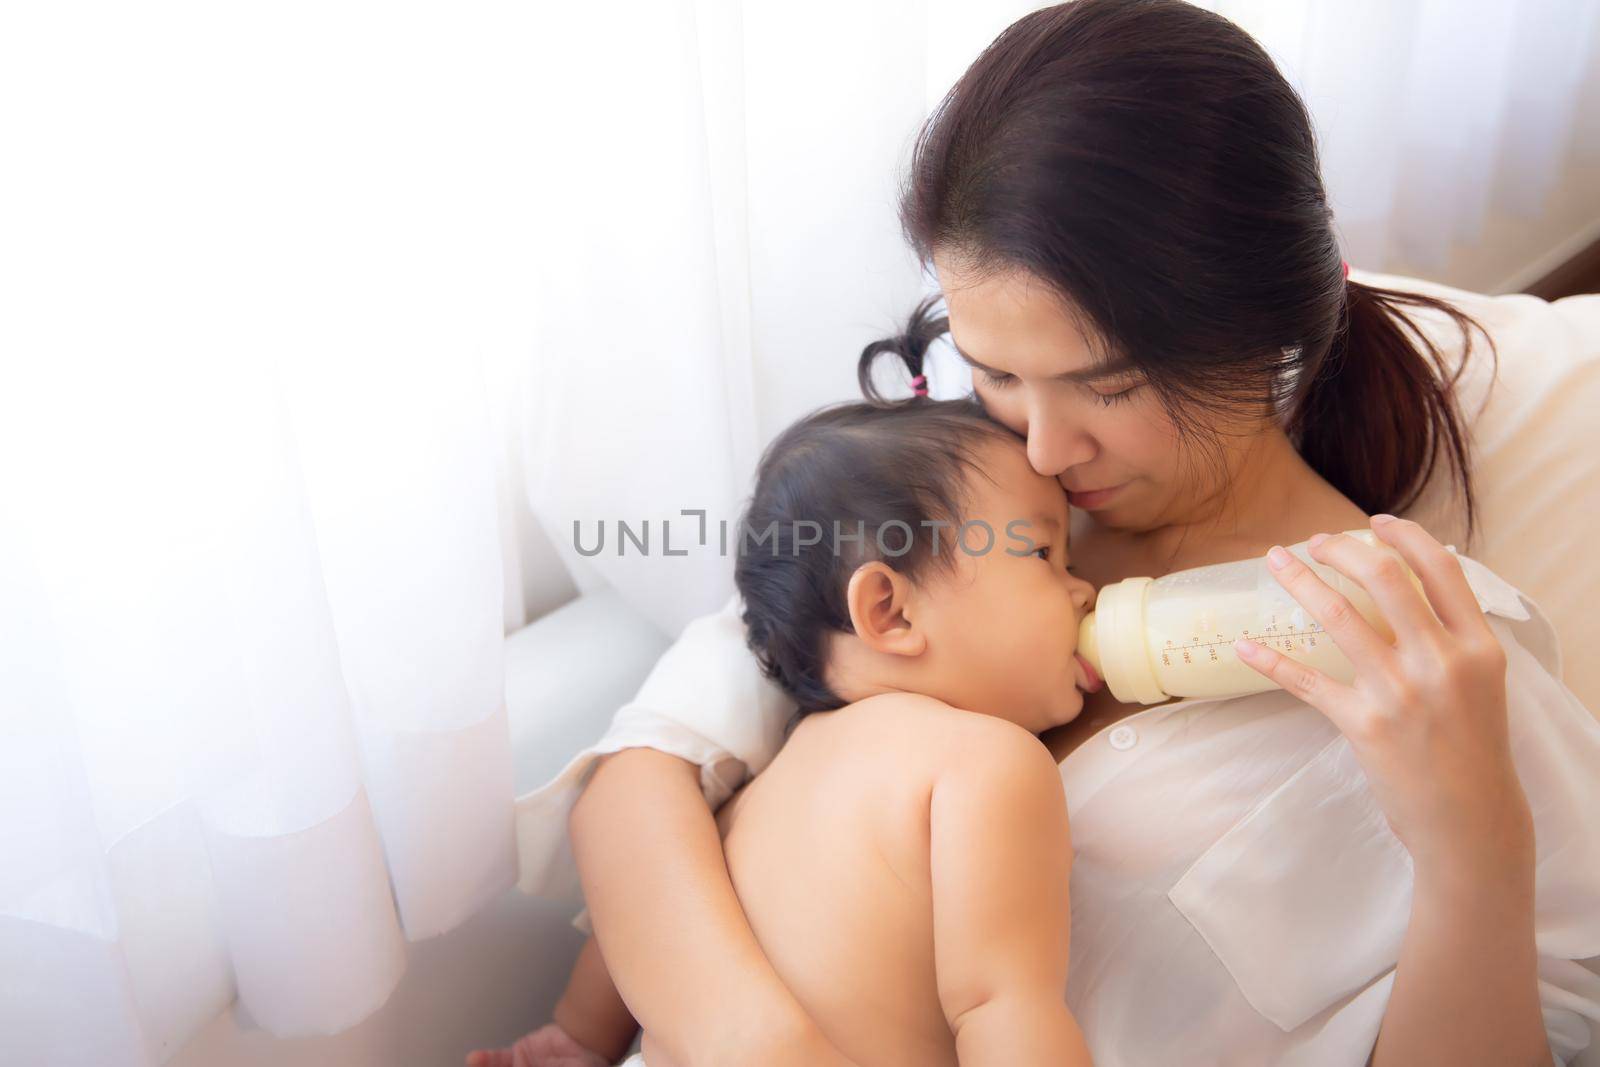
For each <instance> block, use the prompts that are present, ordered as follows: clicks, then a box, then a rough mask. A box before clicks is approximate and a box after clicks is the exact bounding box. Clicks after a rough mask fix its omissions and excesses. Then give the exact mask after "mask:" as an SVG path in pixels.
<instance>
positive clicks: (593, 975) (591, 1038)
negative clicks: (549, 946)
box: [555, 937, 639, 1063]
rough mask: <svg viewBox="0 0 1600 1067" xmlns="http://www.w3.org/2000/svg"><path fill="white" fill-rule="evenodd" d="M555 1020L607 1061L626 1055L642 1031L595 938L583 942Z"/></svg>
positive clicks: (585, 1046)
mask: <svg viewBox="0 0 1600 1067" xmlns="http://www.w3.org/2000/svg"><path fill="white" fill-rule="evenodd" d="M555 1023H556V1025H557V1026H559V1027H561V1029H563V1030H565V1031H566V1032H567V1035H568V1036H569V1037H571V1038H572V1039H573V1040H574V1041H576V1042H577V1043H578V1044H580V1045H582V1046H583V1047H584V1048H586V1049H589V1050H591V1051H593V1052H597V1053H599V1054H600V1055H601V1056H602V1057H604V1059H605V1060H606V1062H607V1063H616V1062H617V1061H618V1060H620V1059H622V1055H623V1053H625V1052H627V1051H628V1046H630V1045H632V1044H633V1037H634V1035H635V1034H637V1033H638V1032H639V1024H638V1023H636V1022H634V1020H633V1016H632V1015H631V1014H629V1012H628V1006H627V1005H626V1004H624V1003H623V1002H622V997H621V996H620V995H619V994H618V993H617V987H616V986H615V985H614V984H612V981H611V975H610V974H609V973H608V972H607V971H606V964H605V960H603V959H601V957H600V946H599V945H598V944H597V943H596V942H595V939H594V938H592V937H591V938H590V939H589V940H588V941H585V942H584V944H583V950H582V951H581V952H579V953H578V962H577V963H575V964H574V965H573V967H572V977H570V978H568V979H567V988H566V992H564V993H562V994H561V999H560V1000H559V1001H557V1002H556V1010H555Z"/></svg>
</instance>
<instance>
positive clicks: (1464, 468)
mask: <svg viewBox="0 0 1600 1067" xmlns="http://www.w3.org/2000/svg"><path fill="white" fill-rule="evenodd" d="M1402 308H1411V309H1426V310H1430V311H1434V312H1438V313H1441V314H1443V315H1445V316H1447V317H1448V318H1449V319H1450V320H1451V321H1452V322H1453V323H1454V324H1455V326H1456V328H1457V329H1458V330H1460V332H1461V336H1462V351H1461V353H1460V357H1459V359H1458V360H1457V361H1456V363H1455V366H1454V368H1453V369H1452V367H1451V366H1450V361H1449V360H1447V359H1446V358H1445V355H1444V353H1443V352H1441V351H1440V349H1439V347H1438V345H1437V344H1435V343H1434V342H1433V341H1432V340H1431V339H1430V338H1429V337H1428V335H1427V334H1426V333H1425V332H1424V331H1423V330H1422V329H1421V328H1419V326H1418V325H1417V324H1416V323H1415V322H1413V321H1412V320H1411V319H1410V318H1409V317H1408V316H1407V315H1405V314H1404V313H1403V312H1402V310H1401V309H1402ZM1475 331H1476V332H1478V333H1483V335H1484V338H1485V340H1486V341H1488V348H1489V351H1490V354H1491V357H1493V356H1494V343H1493V341H1492V339H1490V338H1489V337H1488V334H1487V333H1486V332H1485V331H1484V330H1483V327H1482V326H1481V325H1479V324H1478V323H1477V322H1476V321H1475V320H1473V319H1472V318H1471V317H1469V316H1468V315H1467V314H1466V313H1465V312H1463V311H1461V310H1460V309H1459V308H1456V307H1454V306H1452V305H1451V304H1449V303H1447V302H1445V301H1443V300H1439V299H1436V298H1434V297H1431V296H1424V295H1422V294H1420V293H1410V292H1404V291H1401V290H1396V289H1383V288H1379V287H1376V286H1369V285H1363V284H1361V283H1359V282H1355V281H1347V282H1346V292H1345V302H1344V311H1343V313H1342V315H1341V317H1340V322H1339V325H1338V327H1337V329H1336V331H1335V333H1334V335H1333V339H1332V342H1331V344H1330V346H1329V348H1328V351H1327V355H1326V356H1325V357H1324V359H1323V360H1321V361H1320V364H1319V365H1318V366H1317V368H1316V372H1315V373H1314V374H1309V376H1308V378H1307V380H1306V381H1305V382H1304V383H1303V384H1302V385H1301V387H1300V388H1299V389H1298V390H1297V394H1298V395H1297V397H1296V399H1295V402H1294V404H1293V406H1292V409H1291V411H1290V414H1289V417H1288V421H1287V423H1286V424H1285V430H1286V432H1287V433H1288V435H1289V438H1290V440H1291V441H1293V442H1294V443H1295V444H1296V446H1297V447H1298V449H1299V452H1300V455H1301V456H1302V457H1304V459H1305V460H1306V462H1307V463H1308V464H1310V465H1311V467H1312V468H1313V469H1314V470H1316V472H1317V473H1318V474H1320V475H1322V477H1323V478H1325V479H1327V481H1328V482H1329V483H1330V484H1331V485H1332V486H1333V487H1334V488H1335V489H1337V490H1339V491H1340V492H1341V493H1343V494H1344V495H1345V496H1347V497H1349V498H1350V500H1351V501H1353V502H1354V503H1355V504H1356V505H1357V506H1358V507H1360V508H1361V509H1362V510H1363V511H1365V512H1367V513H1368V514H1376V513H1379V512H1390V513H1394V512H1402V511H1405V510H1406V509H1408V508H1409V507H1411V506H1412V505H1413V504H1414V503H1416V501H1417V498H1418V497H1419V496H1420V495H1421V493H1422V491H1423V489H1424V487H1425V486H1426V485H1427V483H1428V480H1429V478H1430V477H1431V476H1432V474H1433V472H1434V470H1435V468H1436V467H1437V466H1438V462H1439V459H1440V454H1441V453H1443V455H1444V458H1445V459H1446V460H1448V462H1449V464H1450V467H1451V471H1452V474H1453V476H1454V478H1455V479H1456V481H1457V482H1458V483H1459V485H1460V488H1461V492H1462V496H1463V498H1464V500H1465V503H1466V519H1467V540H1468V543H1469V544H1470V543H1471V540H1472V535H1473V532H1474V531H1475V529H1476V517H1477V501H1476V496H1475V494H1474V491H1473V484H1472V472H1471V467H1470V464H1469V456H1468V446H1469V441H1470V433H1469V430H1468V427H1467V423H1466V420H1465V418H1464V417H1463V416H1462V413H1461V411H1460V408H1459V406H1458V404H1457V400H1456V391H1455V385H1456V383H1457V382H1458V381H1459V380H1460V377H1461V374H1462V372H1463V371H1464V370H1465V369H1466V365H1467V360H1468V358H1469V357H1470V356H1471V354H1472V349H1473V333H1474V332H1475ZM1306 370H1307V371H1310V370H1311V368H1310V367H1309V366H1308V367H1307V368H1306Z"/></svg>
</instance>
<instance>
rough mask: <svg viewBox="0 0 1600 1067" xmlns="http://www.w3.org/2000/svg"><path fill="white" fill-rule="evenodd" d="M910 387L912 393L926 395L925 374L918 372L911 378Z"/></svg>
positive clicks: (926, 383) (926, 378) (926, 377)
mask: <svg viewBox="0 0 1600 1067" xmlns="http://www.w3.org/2000/svg"><path fill="white" fill-rule="evenodd" d="M911 389H912V392H913V394H914V395H916V396H927V395H928V376H927V375H926V374H919V375H917V376H916V377H915V378H913V379H911Z"/></svg>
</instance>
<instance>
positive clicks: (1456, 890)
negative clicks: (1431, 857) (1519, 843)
mask: <svg viewBox="0 0 1600 1067" xmlns="http://www.w3.org/2000/svg"><path fill="white" fill-rule="evenodd" d="M1513 840H1514V838H1513ZM1507 851H1508V852H1509V853H1510V854H1509V855H1508V854H1506V853H1502V854H1501V855H1500V856H1499V857H1498V859H1497V860H1486V861H1484V862H1481V863H1475V864H1452V865H1449V866H1448V868H1447V869H1439V870H1424V869H1421V868H1419V869H1418V870H1417V874H1416V882H1415V890H1414V894H1413V897H1412V903H1411V924H1410V927H1409V928H1408V929H1407V931H1406V938H1405V942H1404V944H1403V945H1402V946H1401V950H1400V961H1399V964H1398V966H1397V968H1396V970H1395V979H1394V988H1393V990H1392V991H1391V994H1390V998H1389V1007H1388V1010H1387V1012H1386V1013H1385V1014H1384V1017H1383V1026H1382V1029H1381V1030H1380V1032H1379V1034H1378V1043H1377V1046H1376V1047H1375V1048H1374V1049H1373V1054H1372V1059H1371V1061H1370V1062H1371V1064H1372V1065H1373V1067H1418V1065H1429V1064H1441V1065H1443V1064H1449V1065H1451V1067H1470V1065H1476V1064H1482V1065H1484V1067H1521V1065H1530V1067H1531V1065H1534V1064H1538V1065H1541V1067H1549V1064H1550V1063H1551V1056H1550V1045H1549V1039H1548V1038H1547V1037H1546V1035H1545V1030H1544V1020H1543V1017H1542V1015H1541V1013H1540V1006H1539V978H1538V949H1537V947H1536V945H1535V943H1534V922H1533V888H1534V880H1533V857H1532V855H1531V848H1529V849H1527V850H1524V849H1523V848H1521V847H1512V848H1510V849H1508V850H1507Z"/></svg>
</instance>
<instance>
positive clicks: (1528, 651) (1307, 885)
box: [517, 556, 1600, 1067]
mask: <svg viewBox="0 0 1600 1067" xmlns="http://www.w3.org/2000/svg"><path fill="white" fill-rule="evenodd" d="M1458 558H1460V559H1461V561H1462V565H1463V567H1464V568H1465V569H1466V574H1467V579H1468V582H1469V584H1470V585H1471V586H1472V589H1473V592H1474V593H1475V594H1476V595H1477V598H1478V603H1479V605H1480V606H1481V607H1482V608H1483V610H1484V611H1485V612H1486V613H1487V614H1488V616H1489V619H1488V621H1489V623H1490V626H1491V628H1492V629H1493V630H1494V632H1495V634H1496V636H1498V637H1499V639H1500V642H1501V644H1502V645H1503V646H1504V647H1505V650H1506V655H1507V663H1508V668H1507V693H1508V697H1509V701H1508V702H1509V709H1510V730H1511V742H1512V755H1513V759H1514V760H1515V762H1516V767H1517V772H1518V775H1519V776H1520V778H1521V781H1522V785H1523V789H1524V791H1525V792H1526V793H1527V797H1528V802H1529V805H1530V807H1531V809H1532V812H1533V817H1534V826H1535V834H1536V839H1537V856H1538V859H1537V870H1536V898H1535V910H1536V917H1535V924H1536V937H1537V941H1538V947H1539V975H1540V983H1539V992H1540V1000H1541V1002H1542V1004H1543V1009H1544V1020H1545V1028H1546V1031H1547V1032H1548V1034H1549V1038H1550V1047H1551V1050H1552V1052H1553V1054H1554V1055H1555V1056H1556V1060H1557V1062H1558V1063H1560V1064H1563V1065H1564V1064H1566V1063H1567V1062H1568V1061H1569V1060H1570V1059H1571V1057H1573V1056H1574V1055H1575V1054H1576V1053H1577V1052H1579V1051H1581V1050H1582V1049H1583V1048H1585V1047H1586V1046H1587V1045H1588V1044H1589V1042H1590V1040H1591V1027H1592V1028H1593V1030H1594V1031H1595V1032H1596V1033H1600V974H1596V973H1595V969H1594V968H1595V963H1594V961H1592V960H1591V962H1590V963H1589V964H1588V966H1584V965H1581V964H1579V963H1577V962H1574V961H1579V960H1589V959H1590V958H1592V957H1600V722H1597V721H1596V719H1595V718H1594V717H1593V716H1591V715H1590V714H1589V712H1588V711H1587V710H1586V709H1585V708H1584V707H1583V706H1582V705H1581V704H1580V703H1579V702H1578V700H1577V698H1576V697H1574V696H1573V695H1572V693H1571V692H1570V691H1569V690H1568V689H1567V688H1566V687H1565V686H1564V685H1562V683H1561V682H1560V681H1559V678H1560V674H1561V670H1560V662H1559V656H1560V653H1559V650H1558V646H1557V644H1556V638H1555V633H1554V631H1553V630H1552V628H1551V626H1550V624H1549V622H1548V621H1547V620H1546V619H1545V617H1544V615H1543V613H1542V612H1540V611H1539V609H1538V607H1537V606H1536V605H1535V604H1534V603H1533V601H1531V600H1529V599H1528V598H1527V597H1525V596H1523V595H1522V594H1520V593H1519V591H1518V590H1516V589H1515V588H1514V587H1512V586H1511V585H1510V584H1509V583H1507V582H1506V581H1504V580H1503V579H1501V578H1500V577H1499V576H1498V575H1496V574H1494V573H1493V572H1492V571H1490V570H1489V569H1488V568H1487V567H1485V566H1483V565H1482V564H1481V563H1479V562H1478V561H1476V560H1473V559H1470V558H1469V557H1466V556H1459V557H1458ZM793 707H794V705H793V703H792V701H790V700H789V699H788V697H787V696H786V695H785V694H784V693H783V692H782V690H780V689H778V687H777V686H776V685H775V684H774V683H772V682H770V681H768V680H767V679H766V678H764V677H763V676H762V675H761V673H760V669H759V667H758V666H757V663H756V660H755V657H754V656H753V655H752V654H751V653H750V651H749V650H748V648H747V647H746V645H745V641H744V627H743V624H742V622H741V621H740V619H739V603H738V599H737V597H735V598H734V599H732V600H730V601H729V602H728V604H727V605H726V606H725V607H724V608H723V609H722V610H721V611H719V612H717V613H716V614H714V615H708V616H705V617H703V618H700V619H697V620H695V621H694V622H693V623H691V624H690V625H689V626H688V628H687V629H685V631H684V633H683V636H682V637H681V638H680V639H679V640H678V642H677V644H675V645H674V646H673V647H672V648H671V649H669V650H668V651H667V653H666V654H665V655H664V656H663V657H662V658H661V660H660V662H659V663H658V664H657V665H656V667H655V669H654V670H653V671H652V672H651V674H650V676H649V678H647V679H646V681H645V683H644V685H643V686H642V687H641V689H640V691H639V694H638V696H637V697H636V698H635V699H634V701H633V702H632V703H630V704H628V705H626V706H625V707H623V708H622V709H621V710H620V711H618V712H617V715H616V718H615V719H614V720H613V723H612V726H611V729H610V731H609V732H608V733H607V734H606V736H605V737H604V738H602V739H601V740H600V742H599V743H598V744H596V745H595V746H593V747H592V748H589V749H587V750H585V751H584V752H582V753H580V754H579V755H578V756H576V757H575V758H574V759H573V760H572V761H571V762H570V763H569V764H568V765H567V767H566V768H565V769H564V770H563V771H562V772H561V773H560V774H559V775H558V776H557V777H556V778H555V779H554V780H553V781H551V782H550V783H548V784H547V785H545V786H544V787H542V788H540V789H539V790H537V791H535V792H532V793H529V794H527V795H526V796H524V797H522V798H520V799H519V800H518V816H517V824H518V842H519V849H520V853H521V863H522V874H521V879H520V881H519V885H520V886H521V888H522V889H524V890H525V891H527V892H530V893H537V894H554V893H562V892H569V891H571V890H572V888H573V887H574V886H575V885H576V875H575V871H574V869H573V867H572V859H571V852H570V849H569V848H568V845H567V842H566V836H565V834H566V815H567V812H568V811H569V810H570V808H571V805H572V803H573V801H574V800H575V799H576V797H577V795H578V792H579V790H580V789H581V786H582V783H583V781H584V780H585V779H586V776H587V773H588V771H589V769H590V768H591V767H592V766H593V763H594V761H595V759H596V758H597V757H598V756H599V755H601V754H603V753H608V752H614V751H617V750H618V749H623V748H632V747H639V746H645V747H650V748H655V749H659V750H661V751H664V752H670V753H673V754H674V755H678V756H682V757H683V758H685V759H688V760H690V761H692V762H693V763H695V764H697V765H699V766H700V767H701V785H702V787H703V789H704V792H705V795H706V800H707V802H708V803H709V804H711V805H712V807H713V808H715V807H716V806H718V805H720V804H721V803H722V802H723V801H724V800H726V799H727V797H728V796H729V795H730V794H731V793H732V792H733V790H734V789H736V788H737V787H738V786H739V785H740V784H741V783H742V782H743V780H744V779H745V777H746V773H747V768H748V770H749V771H750V772H754V773H759V772H760V771H761V770H762V769H763V768H764V767H765V766H766V765H767V763H768V762H769V761H771V759H772V758H773V756H774V755H776V753H777V751H778V748H779V747H780V746H781V745H782V742H783V738H784V735H785V726H786V725H787V723H788V721H789V719H790V716H791V713H792V711H793ZM1417 770H1418V773H1421V774H1426V773H1427V768H1418V769H1417ZM1061 777H1062V782H1063V784H1064V786H1065V788H1066V795H1067V807H1068V811H1069V814H1070V817H1071V822H1072V839H1073V846H1074V850H1075V859H1074V862H1073V868H1072V884H1071V894H1072V963H1071V969H1070V978H1069V980H1068V983H1067V991H1066V995H1067V1001H1068V1003H1069V1004H1070V1005H1071V1007H1072V1010H1073V1012H1074V1013H1075V1014H1076V1016H1077V1018H1078V1021H1079V1023H1080V1024H1081V1025H1082V1027H1083V1032H1084V1034H1085V1036H1086V1037H1087V1039H1088V1042H1089V1047H1090V1050H1091V1051H1092V1052H1093V1055H1094V1062H1095V1064H1096V1065H1097V1067H1135V1065H1136V1067H1146V1065H1149V1064H1167V1063H1182V1064H1185V1065H1202V1064H1228V1065H1236V1064H1267V1063H1271V1064H1302V1065H1311V1064H1315V1065H1329V1067H1347V1065H1348V1067H1358V1065H1361V1064H1364V1063H1365V1062H1366V1059H1367V1056H1368V1055H1369V1053H1370V1052H1371V1050H1372V1047H1373V1045H1374V1043H1375V1042H1376V1040H1377V1035H1378V1027H1379V1024H1380V1023H1381V1022H1382V1019H1383V1013H1384V1009H1385V1007H1386V1005H1387V1003H1388V999H1389V991H1390V987H1391V985H1392V983H1393V980H1394V969H1395V962H1396V960H1397V959H1398V958H1399V953H1400V944H1401V940H1402V938H1403V937H1404V935H1405V931H1406V927H1407V924H1408V921H1409V914H1410V903H1411V886H1412V877H1411V873H1412V872H1411V857H1410V855H1409V853H1407V851H1406V849H1405V848H1404V846H1402V845H1401V844H1400V842H1399V840H1398V839H1396V838H1395V836H1394V835H1393V834H1392V833H1391V832H1390V830H1389V827H1388V823H1387V822H1386V820H1385V818H1384V815H1383V812H1382V811H1381V810H1380V809H1379V807H1378V806H1377V804H1376V802H1375V801H1374V799H1373V797H1372V794H1371V792H1370V790H1369V789H1368V787H1367V781H1366V776H1365V774H1364V773H1363V772H1362V770H1361V767H1360V765H1359V764H1358V763H1357V761H1356V759H1355V757H1354V756H1353V755H1352V752H1351V749H1350V746H1349V744H1348V743H1347V742H1346V741H1345V740H1344V739H1343V737H1342V735H1340V734H1339V733H1338V731H1337V730H1335V729H1334V727H1333V726H1332V725H1331V724H1330V723H1329V722H1328V720H1327V719H1326V718H1325V717H1323V715H1322V714H1321V713H1320V712H1318V711H1317V710H1316V709H1315V708H1312V707H1311V706H1309V705H1307V704H1306V703H1304V702H1303V701H1300V700H1298V699H1296V698H1294V697H1291V696H1290V695H1289V694H1287V693H1285V692H1283V691H1281V690H1272V691H1270V692H1266V693H1258V694H1255V695H1252V696H1247V697H1234V698H1225V699H1215V698H1208V699H1195V700H1185V701H1181V702H1178V703H1174V704H1168V705H1163V706H1159V707H1153V708H1147V709H1145V710H1144V711H1140V712H1137V713H1135V714H1133V715H1131V716H1129V717H1128V718H1126V719H1123V720H1122V721H1120V722H1117V723H1114V724H1112V725H1111V726H1108V727H1106V728H1105V729H1103V730H1101V731H1100V732H1099V733H1097V734H1095V735H1094V736H1093V737H1091V738H1089V739H1088V740H1087V741H1085V742H1084V743H1083V744H1082V745H1080V746H1079V747H1078V748H1077V749H1075V750H1073V751H1072V752H1071V753H1070V754H1069V755H1068V756H1067V758H1066V760H1065V761H1064V762H1063V763H1062V765H1061ZM583 920H584V917H583V916H580V917H579V921H578V925H580V927H583V926H585V923H584V921H583ZM1586 1020H1587V1021H1586Z"/></svg>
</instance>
